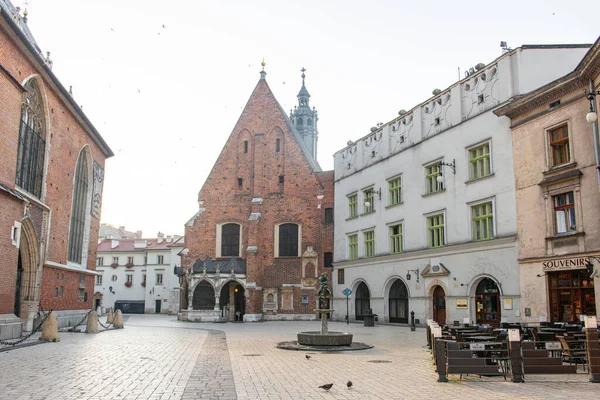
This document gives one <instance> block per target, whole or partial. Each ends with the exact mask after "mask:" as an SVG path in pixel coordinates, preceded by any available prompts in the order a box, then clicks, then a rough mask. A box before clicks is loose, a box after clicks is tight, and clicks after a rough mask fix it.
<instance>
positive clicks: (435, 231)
mask: <svg viewBox="0 0 600 400" xmlns="http://www.w3.org/2000/svg"><path fill="white" fill-rule="evenodd" d="M427 244H428V246H429V247H430V248H436V247H442V246H445V245H446V240H445V238H444V214H436V215H432V216H430V217H427Z"/></svg>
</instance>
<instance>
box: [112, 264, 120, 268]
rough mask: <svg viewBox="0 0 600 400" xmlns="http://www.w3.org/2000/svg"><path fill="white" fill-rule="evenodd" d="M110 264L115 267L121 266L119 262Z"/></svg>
mask: <svg viewBox="0 0 600 400" xmlns="http://www.w3.org/2000/svg"><path fill="white" fill-rule="evenodd" d="M110 266H111V267H113V268H117V267H118V266H119V264H117V263H112V264H110Z"/></svg>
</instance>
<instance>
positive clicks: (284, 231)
mask: <svg viewBox="0 0 600 400" xmlns="http://www.w3.org/2000/svg"><path fill="white" fill-rule="evenodd" d="M279 257H298V225H296V224H282V225H279Z"/></svg>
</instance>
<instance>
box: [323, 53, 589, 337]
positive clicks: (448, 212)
mask: <svg viewBox="0 0 600 400" xmlns="http://www.w3.org/2000/svg"><path fill="white" fill-rule="evenodd" d="M587 48H589V45H588V46H585V45H574V46H571V45H564V46H563V45H560V46H522V47H520V48H517V49H515V50H508V51H506V52H505V53H504V54H503V55H502V56H500V57H498V58H497V59H496V60H494V61H493V62H491V63H489V64H488V65H484V64H477V65H476V66H475V68H471V69H470V70H469V71H468V72H467V76H466V77H465V78H464V79H462V80H460V81H459V82H456V83H455V84H453V85H452V86H450V87H449V88H447V89H445V90H443V91H440V90H435V91H434V96H433V97H431V98H429V99H428V100H426V101H425V102H423V103H421V104H419V105H417V106H416V107H414V108H412V109H411V110H409V111H404V110H402V111H400V112H399V116H398V117H396V118H395V119H393V120H392V121H390V122H388V123H386V124H383V125H382V126H379V127H377V128H372V129H371V133H369V134H368V135H367V136H365V137H363V138H361V139H359V140H358V141H356V142H349V144H348V146H347V147H345V148H344V149H342V150H340V151H338V152H337V153H336V154H335V156H334V157H335V204H336V207H335V221H336V224H335V251H334V265H335V271H334V276H335V278H334V283H335V284H334V309H335V313H334V318H335V319H344V318H345V316H346V298H345V296H344V294H343V292H342V291H343V290H344V289H345V288H349V289H351V290H352V294H351V296H350V302H349V315H350V319H351V320H354V319H362V318H363V315H364V314H366V313H367V312H368V311H367V310H368V309H372V310H373V313H374V314H377V315H378V316H379V321H382V322H399V323H408V322H410V312H411V311H414V313H415V318H416V319H419V320H420V323H421V324H423V323H424V322H425V319H427V318H432V319H435V320H436V321H438V322H439V323H440V324H442V323H446V322H451V321H460V322H462V321H463V320H464V318H468V319H469V321H471V322H477V323H487V324H491V325H494V326H498V325H499V324H500V322H501V321H502V322H513V321H519V319H520V311H519V310H520V295H519V270H518V268H519V264H518V261H517V258H518V254H517V240H516V232H517V229H516V226H517V224H516V211H515V182H514V174H513V158H512V142H511V131H510V127H509V121H508V120H507V119H501V118H498V117H496V116H495V115H494V114H493V113H492V110H494V109H495V108H497V107H498V106H499V105H502V104H504V103H506V102H507V101H508V100H509V99H510V98H511V97H513V96H518V95H520V94H522V93H527V92H529V91H530V90H532V89H535V88H537V87H539V86H541V85H543V84H545V83H548V82H550V81H552V80H554V79H556V78H558V77H560V76H562V75H564V74H565V73H567V72H568V71H571V70H572V69H573V68H574V67H575V66H576V65H577V63H579V61H580V60H581V58H582V57H583V55H584V54H585V52H586V50H587Z"/></svg>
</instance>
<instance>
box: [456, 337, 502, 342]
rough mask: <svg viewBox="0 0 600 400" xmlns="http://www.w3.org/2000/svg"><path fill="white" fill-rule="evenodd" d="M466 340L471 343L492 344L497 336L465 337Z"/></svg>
mask: <svg viewBox="0 0 600 400" xmlns="http://www.w3.org/2000/svg"><path fill="white" fill-rule="evenodd" d="M463 339H464V340H468V341H470V342H491V341H493V340H494V339H496V337H495V336H483V335H482V336H466V337H463ZM496 343H499V342H496Z"/></svg>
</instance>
